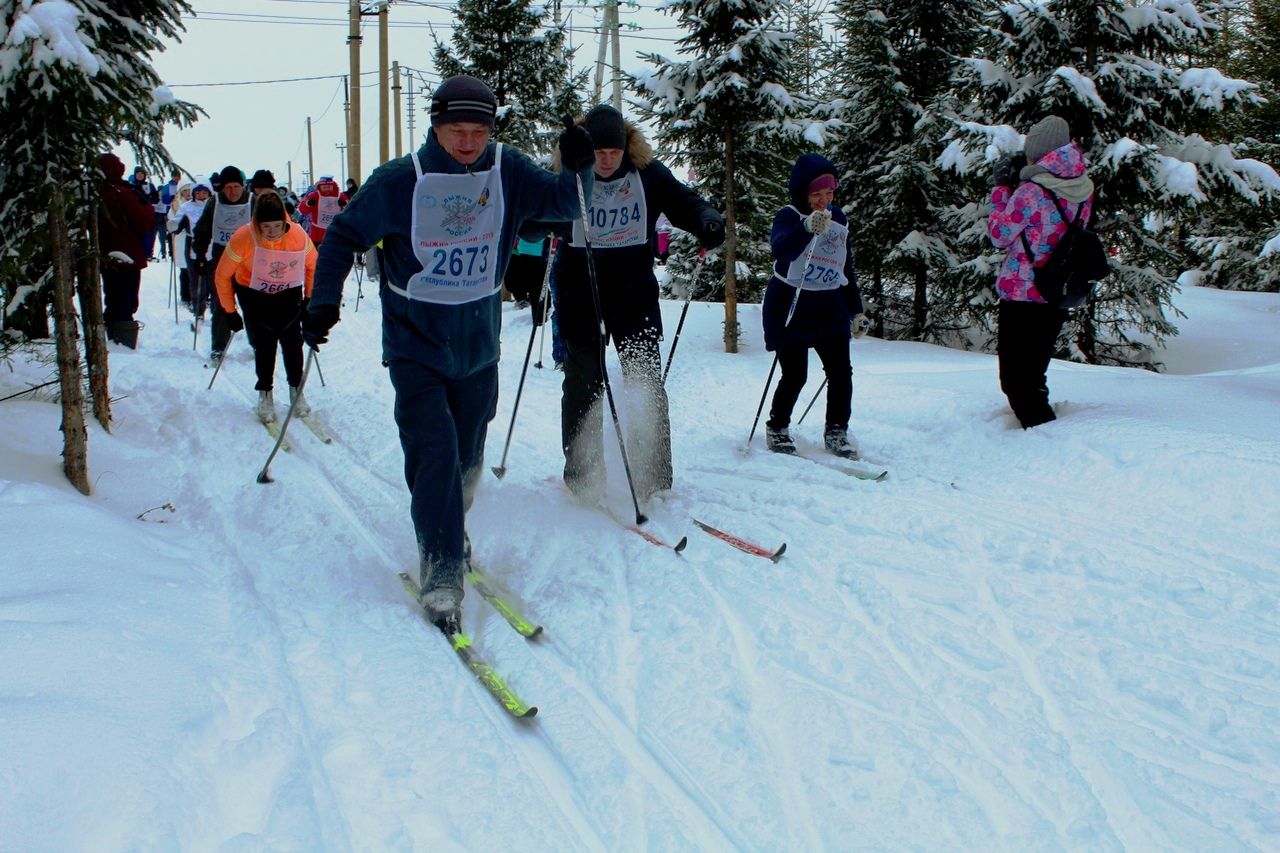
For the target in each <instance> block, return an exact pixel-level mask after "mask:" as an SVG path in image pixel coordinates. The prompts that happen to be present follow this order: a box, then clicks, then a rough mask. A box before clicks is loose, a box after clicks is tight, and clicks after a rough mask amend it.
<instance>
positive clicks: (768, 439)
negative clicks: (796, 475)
mask: <svg viewBox="0 0 1280 853" xmlns="http://www.w3.org/2000/svg"><path fill="white" fill-rule="evenodd" d="M764 442H765V446H766V447H768V448H769V449H770V450H771V451H773V452H774V453H787V454H791V455H795V452H796V443H795V442H794V441H792V440H791V433H789V432H787V429H786V427H783V428H782V429H774V428H773V427H765V428H764Z"/></svg>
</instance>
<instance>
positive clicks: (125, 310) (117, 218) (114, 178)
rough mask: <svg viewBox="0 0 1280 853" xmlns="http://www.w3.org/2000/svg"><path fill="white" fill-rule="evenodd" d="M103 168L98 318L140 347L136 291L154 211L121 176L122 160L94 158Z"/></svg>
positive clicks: (116, 337)
mask: <svg viewBox="0 0 1280 853" xmlns="http://www.w3.org/2000/svg"><path fill="white" fill-rule="evenodd" d="M98 168H99V169H101V170H102V175H103V181H102V189H101V200H102V204H101V206H100V207H99V208H98V244H99V247H100V249H101V252H102V261H101V265H102V292H103V309H102V319H103V320H104V321H105V323H106V326H107V337H108V338H110V339H111V340H113V341H115V342H117V343H121V344H124V345H125V346H127V347H129V348H130V349H137V347H138V324H137V322H136V321H135V320H134V319H133V315H134V314H135V313H137V311H138V290H139V288H140V287H141V285H142V270H143V268H144V267H146V265H147V252H146V249H145V248H144V246H143V238H144V237H145V236H146V234H147V232H148V231H149V230H151V226H152V223H153V221H154V219H155V211H154V210H153V209H152V207H151V205H150V204H149V203H148V202H147V201H146V199H145V198H144V197H143V196H142V194H141V193H140V192H139V190H138V188H137V187H134V186H130V185H129V184H128V183H126V182H125V180H124V163H122V162H121V161H120V158H119V157H117V156H116V155H114V154H110V153H108V154H103V155H101V156H100V157H99V158H98Z"/></svg>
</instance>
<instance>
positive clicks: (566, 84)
mask: <svg viewBox="0 0 1280 853" xmlns="http://www.w3.org/2000/svg"><path fill="white" fill-rule="evenodd" d="M454 14H455V15H456V16H457V19H458V23H457V26H455V27H454V30H453V37H452V39H451V45H452V46H448V45H445V44H442V43H441V42H440V41H439V39H437V40H436V47H435V66H436V71H437V72H438V73H439V74H440V76H441V77H452V76H454V75H455V74H470V75H471V76H472V77H476V78H478V79H480V80H483V81H484V82H485V83H487V84H488V85H489V87H490V88H491V89H493V94H494V95H495V96H496V97H497V99H498V119H497V121H496V122H495V124H494V137H495V138H497V139H498V140H500V141H502V142H505V143H507V144H509V145H514V146H516V147H517V148H519V149H520V150H522V151H524V152H525V153H527V154H529V155H531V156H535V155H538V154H547V153H550V151H551V150H552V148H553V147H554V146H555V141H556V139H557V137H558V136H559V134H560V117H561V116H564V115H577V114H578V113H579V112H581V111H582V101H581V99H580V98H579V96H578V94H577V93H578V92H581V91H584V90H585V88H586V80H587V72H586V71H582V72H579V73H573V71H572V66H571V64H570V63H571V60H572V55H571V54H569V53H566V51H565V35H564V31H563V29H557V28H555V27H551V28H549V29H545V30H543V27H545V26H547V23H548V19H549V18H550V12H549V10H548V9H547V8H545V7H543V6H534V5H533V3H531V2H530V0H459V2H458V3H457V6H456V8H455V10H454ZM540 30H541V31H540Z"/></svg>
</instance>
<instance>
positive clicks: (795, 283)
mask: <svg viewBox="0 0 1280 853" xmlns="http://www.w3.org/2000/svg"><path fill="white" fill-rule="evenodd" d="M792 209H793V210H794V209H795V208H792ZM796 212H797V213H798V212H799V211H796ZM815 243H816V245H815ZM810 246H812V247H813V254H812V255H811V254H810V253H809V247H810ZM848 257H849V226H847V225H841V224H840V223H839V222H832V223H830V224H829V225H828V226H827V230H826V231H825V232H823V233H822V234H815V235H813V236H812V237H811V238H810V239H809V243H808V245H806V246H805V248H804V251H803V252H801V253H800V257H798V258H796V259H795V260H794V261H792V262H791V265H790V266H788V267H787V278H786V282H787V284H789V285H791V286H792V287H798V288H800V289H801V290H835V289H836V288H838V287H844V286H845V285H846V284H848V283H849V279H848V277H846V276H845V274H844V264H845V261H846V260H848ZM805 258H808V259H809V262H808V263H807V264H806V263H805Z"/></svg>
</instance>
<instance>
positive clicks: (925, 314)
mask: <svg viewBox="0 0 1280 853" xmlns="http://www.w3.org/2000/svg"><path fill="white" fill-rule="evenodd" d="M915 266H916V287H915V293H914V294H913V297H912V300H911V339H912V340H913V341H919V340H922V339H923V337H924V329H925V324H927V323H928V322H929V268H928V267H926V266H925V265H924V263H922V262H919V261H917V262H916V265H915Z"/></svg>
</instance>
